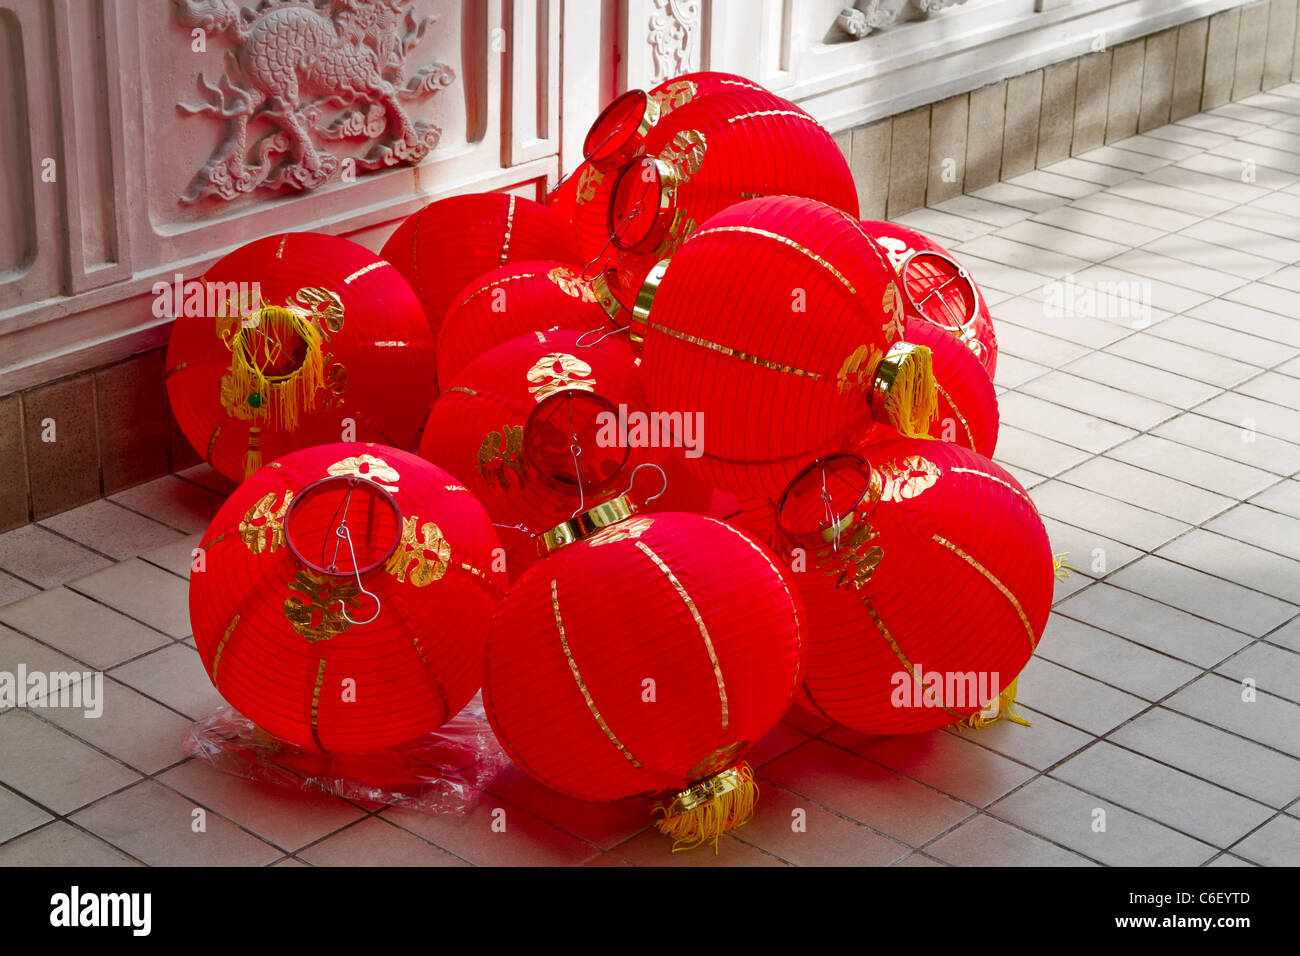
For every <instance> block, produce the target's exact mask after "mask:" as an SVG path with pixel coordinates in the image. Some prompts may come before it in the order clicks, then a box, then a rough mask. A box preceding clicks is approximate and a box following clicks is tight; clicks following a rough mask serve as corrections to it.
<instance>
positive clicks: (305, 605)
mask: <svg viewBox="0 0 1300 956" xmlns="http://www.w3.org/2000/svg"><path fill="white" fill-rule="evenodd" d="M584 156H585V158H584V162H583V163H582V164H581V165H580V166H579V167H578V169H577V170H575V171H574V173H573V174H571V175H570V176H569V177H568V178H566V179H565V181H564V182H563V183H561V184H560V185H559V186H557V187H556V188H555V189H554V190H552V192H551V193H550V195H549V196H548V197H547V204H541V203H537V202H533V201H531V200H528V199H524V198H521V197H517V196H512V195H502V194H480V195H464V196H457V197H453V198H450V199H443V200H440V201H437V202H434V203H431V204H429V205H428V206H426V207H425V208H423V209H421V210H420V211H419V212H417V213H415V214H414V215H412V216H411V217H409V218H408V219H407V220H406V221H405V222H403V223H402V224H401V225H400V226H399V227H398V228H397V230H396V231H395V232H394V233H393V234H392V236H391V238H390V239H389V240H388V242H387V243H386V244H385V246H384V248H383V253H382V254H383V258H382V259H381V258H378V257H376V256H373V255H371V254H369V253H365V252H364V250H361V251H360V252H354V251H353V250H354V248H357V249H359V247H352V245H351V244H350V243H346V242H345V241H344V240H337V239H330V238H329V237H307V238H305V239H300V238H295V237H287V238H286V237H273V238H271V239H267V240H262V241H261V243H260V244H259V243H253V244H250V246H248V247H245V249H243V250H239V251H238V252H236V253H234V254H232V256H231V257H228V259H227V260H223V262H222V263H219V264H218V265H217V266H214V267H213V269H212V270H210V271H209V274H208V276H207V277H206V278H207V280H208V281H209V282H217V281H228V280H231V279H235V278H239V277H240V276H242V274H243V272H244V271H255V272H257V277H258V278H261V279H262V280H263V286H262V293H261V296H260V298H257V299H256V300H255V301H251V302H239V303H235V305H237V306H238V309H237V311H233V312H232V311H231V308H226V309H225V310H224V311H222V312H221V313H220V314H215V315H211V316H206V317H204V318H203V319H202V321H196V322H190V321H189V320H188V319H187V320H186V321H185V322H184V323H182V322H179V321H178V322H177V326H176V332H175V333H174V335H173V343H172V349H171V352H170V353H169V376H170V378H169V393H170V395H171V397H172V402H173V407H174V408H175V409H176V413H177V417H178V419H179V420H180V421H181V424H182V427H183V428H184V429H185V431H186V434H187V435H188V436H189V437H190V439H191V441H193V442H194V443H195V444H196V447H199V448H200V451H205V454H206V457H207V458H208V460H209V461H211V462H212V463H213V465H214V467H218V468H219V469H220V470H222V471H225V472H226V473H228V474H232V475H233V476H236V477H245V476H246V475H251V477H249V478H248V481H247V482H246V483H245V484H244V485H243V486H241V488H240V489H239V491H237V492H236V494H235V495H234V496H233V497H232V498H231V501H230V502H229V503H228V504H227V506H226V507H225V508H224V509H223V510H222V512H221V514H219V515H218V518H217V520H216V521H214V523H213V527H212V528H210V529H209V532H208V535H207V537H206V539H205V547H207V548H208V549H209V551H210V558H209V560H210V562H211V565H212V569H210V570H209V571H208V572H206V575H196V576H195V581H194V584H193V586H192V592H191V596H192V614H193V617H194V621H195V634H196V640H197V642H198V645H199V649H200V652H201V653H202V654H203V656H204V660H205V663H206V664H207V666H208V670H209V674H210V675H211V677H212V679H213V682H214V683H215V684H216V686H217V687H218V688H219V689H220V690H221V691H222V693H223V694H225V695H226V696H227V698H228V699H229V700H230V701H231V702H232V703H233V704H235V705H236V706H238V707H239V708H240V709H241V710H243V711H244V712H245V714H246V715H247V716H248V717H249V718H250V719H252V720H254V721H256V722H258V723H259V724H260V725H262V726H263V727H264V728H265V729H266V730H267V731H269V732H270V733H272V734H275V735H278V736H280V737H282V738H285V739H288V740H291V741H293V742H294V743H296V744H298V745H300V746H303V747H307V748H316V749H319V750H323V751H331V752H338V751H353V750H358V749H365V748H367V747H381V746H389V745H391V744H393V743H399V742H401V741H404V740H410V739H411V738H412V737H413V736H416V735H418V734H420V733H423V732H427V731H428V730H430V729H432V728H433V727H435V726H436V725H437V724H438V723H439V722H441V721H442V720H445V719H446V718H447V717H448V716H449V715H450V714H452V713H454V712H455V710H456V708H457V707H459V706H460V705H461V704H463V703H464V702H465V700H466V699H468V696H469V695H470V694H472V693H473V690H474V688H475V687H477V686H479V685H480V684H481V685H482V686H483V689H484V701H485V704H486V707H487V713H488V717H489V719H490V721H491V724H492V726H493V728H494V730H495V731H496V733H497V736H498V738H499V739H500V741H501V744H502V746H503V747H505V748H506V750H507V751H508V752H509V753H510V755H511V756H512V757H513V759H514V760H515V761H516V762H517V763H518V764H519V765H520V766H521V767H522V768H523V769H524V770H525V771H526V772H528V773H529V774H530V775H532V776H533V777H535V778H536V779H537V780H539V781H541V782H542V783H544V784H546V785H548V786H550V787H553V788H554V789H556V790H559V791H561V792H563V793H566V794H569V795H570V796H573V797H577V798H579V799H585V800H614V799H619V798H622V797H627V796H632V795H637V794H648V795H651V796H654V797H655V804H654V806H655V808H656V809H657V811H658V812H660V813H661V814H662V817H663V818H662V820H661V821H660V824H659V825H660V828H661V829H662V830H663V831H664V832H665V833H666V834H669V835H670V836H672V837H673V838H674V839H675V841H676V843H675V848H686V847H690V846H696V845H699V844H701V843H711V844H712V845H714V847H715V849H716V846H717V841H718V838H719V837H720V836H721V835H722V834H723V833H725V832H727V831H728V830H730V829H733V828H734V827H737V826H741V825H743V824H744V823H745V822H746V821H747V820H748V819H749V817H750V815H751V814H752V812H753V808H754V801H755V799H756V797H757V784H756V782H755V779H754V774H753V771H752V770H751V769H750V768H749V767H748V765H746V764H745V763H744V762H743V758H744V755H745V753H746V752H747V751H748V749H749V748H750V747H751V746H752V745H753V744H754V743H755V742H756V741H757V740H758V739H759V738H761V737H762V736H763V735H764V734H766V733H767V732H768V731H769V730H770V729H771V728H772V727H773V726H774V725H775V723H776V722H777V720H779V719H780V717H781V716H782V714H783V713H784V712H785V711H786V709H787V708H788V707H789V706H790V704H791V702H792V701H798V702H799V703H800V704H802V705H803V706H805V707H807V708H810V709H813V710H816V711H818V712H820V713H821V714H823V715H825V716H826V717H828V718H829V719H831V720H833V721H835V722H837V723H839V724H841V725H843V726H845V727H848V728H851V729H853V730H857V731H861V732H865V733H891V734H892V733H914V732H921V731H927V730H933V729H936V728H940V727H944V726H949V725H952V724H963V725H970V726H978V725H979V724H981V723H984V722H987V721H988V720H991V719H996V718H997V717H999V716H1010V717H1011V719H1016V718H1015V717H1014V712H1013V711H1012V710H1011V707H1010V704H1011V701H1012V700H1013V698H1014V688H1015V681H1016V678H1017V676H1018V675H1019V673H1020V671H1021V670H1022V669H1023V667H1024V666H1025V664H1026V663H1027V661H1028V660H1029V657H1030V655H1031V654H1032V653H1033V651H1034V649H1035V647H1036V645H1037V642H1038V640H1039V638H1040V637H1041V635H1042V632H1043V629H1044V627H1045V624H1046V619H1047V613H1048V609H1049V607H1050V600H1051V592H1052V581H1053V572H1054V570H1055V565H1054V562H1053V558H1052V555H1051V552H1050V548H1049V546H1048V542H1047V537H1046V533H1045V531H1044V529H1043V524H1042V521H1041V519H1040V518H1039V516H1038V513H1037V511H1036V510H1035V508H1034V505H1033V503H1032V502H1031V501H1030V500H1029V498H1028V496H1027V495H1026V493H1025V491H1024V489H1023V488H1022V487H1021V486H1020V485H1019V483H1018V482H1017V481H1016V479H1015V478H1014V477H1013V476H1012V475H1011V474H1009V473H1008V472H1006V471H1005V470H1003V469H1002V468H1000V467H998V466H997V465H995V464H994V463H993V462H992V461H991V460H990V457H991V456H992V454H993V453H994V450H995V448H996V443H997V431H998V409H997V399H996V395H995V393H994V389H993V385H992V376H993V372H994V370H995V368H996V359H997V342H996V338H995V336H994V333H993V324H992V320H991V318H990V314H989V310H988V306H987V304H986V302H985V301H984V297H983V295H982V294H981V293H980V290H979V288H978V287H977V286H976V285H975V283H974V281H973V279H972V278H971V276H970V274H969V273H968V272H967V271H966V269H965V268H964V267H963V266H962V265H961V264H960V263H959V262H958V261H957V260H956V259H955V258H954V257H953V256H952V255H951V254H950V253H948V252H947V251H946V250H945V249H943V248H942V247H941V246H939V245H938V244H937V243H935V242H933V241H931V240H929V239H928V238H926V237H925V236H922V235H920V234H919V233H916V232H914V231H912V230H910V229H905V228H902V227H900V226H897V225H894V224H891V223H886V222H872V221H860V220H859V219H858V212H859V210H858V204H857V196H858V190H857V186H856V184H855V183H854V181H853V177H852V175H851V174H850V171H849V168H848V164H847V163H846V161H845V158H844V156H843V154H842V153H841V151H840V150H839V148H838V146H837V145H836V144H835V142H834V140H833V139H832V138H831V136H830V134H829V133H828V132H827V131H826V130H825V129H823V128H822V127H821V126H820V125H819V124H818V123H817V122H816V121H815V120H814V119H813V118H812V117H811V116H809V115H808V114H807V113H806V112H805V111H803V110H802V109H800V108H799V107H798V106H796V105H795V104H793V103H791V102H790V101H788V100H785V99H783V98H781V97H779V96H777V95H776V94H774V93H772V92H770V91H768V90H765V89H763V88H762V87H761V86H759V85H758V84H756V83H753V82H752V81H750V80H747V79H745V78H743V77H738V76H733V75H730V74H725V73H697V74H690V75H686V76H682V77H677V78H675V79H673V80H671V81H669V82H667V83H665V84H663V85H661V86H660V87H657V88H655V89H653V90H650V91H649V92H644V91H640V90H634V91H631V92H629V93H626V94H624V95H623V96H620V97H619V98H617V99H616V100H615V101H614V102H613V103H611V104H610V105H609V107H607V108H606V110H605V111H604V112H603V113H601V115H600V116H599V117H598V118H597V120H596V122H595V123H594V124H593V126H592V128H591V131H590V133H589V134H588V136H587V139H586V141H585V144H584ZM272 250H274V255H272V254H271V253H272ZM250 317H251V320H250ZM336 369H338V370H339V371H335V370H336ZM398 382H400V383H402V384H401V388H400V390H398V389H397V388H395V385H396V383H398ZM381 386H386V388H384V387H381ZM385 396H388V397H385ZM431 402H432V404H431V406H430V403H431ZM430 407H431V410H430V411H429V412H428V413H427V415H426V412H425V410H426V409H428V408H430ZM412 416H414V418H413V417H412ZM342 418H347V419H349V420H350V421H353V422H354V423H355V424H356V427H357V428H359V429H360V430H361V431H362V432H363V434H362V435H361V436H360V437H362V438H367V437H370V438H375V439H379V440H383V441H385V442H386V443H388V444H393V445H397V446H399V448H386V447H382V446H377V445H365V446H340V445H327V446H325V447H313V446H319V445H323V444H324V443H326V442H334V441H338V440H339V438H340V437H343V438H345V439H350V438H351V437H352V436H349V435H347V434H343V435H342V436H340V435H339V434H336V432H338V430H339V428H340V424H339V421H337V420H340V419H342ZM420 422H423V423H424V430H423V433H422V438H417V435H416V429H417V427H418V425H419V424H420ZM367 432H368V434H367ZM417 443H418V449H419V456H420V458H415V457H413V456H412V455H410V454H408V453H407V452H406V451H403V450H399V449H413V448H414V447H415V446H416V445H417ZM268 451H269V452H270V454H267V452H268ZM280 455H287V457H284V458H281V459H280V460H279V461H275V462H272V463H271V465H270V466H268V467H266V468H262V469H261V470H260V471H259V470H257V468H258V466H259V465H260V464H261V461H262V458H263V457H264V458H265V459H266V460H270V459H271V458H275V457H278V456H280ZM731 496H736V498H738V499H739V501H740V502H741V505H742V513H741V515H740V517H739V518H737V519H736V521H735V522H734V523H728V522H725V521H722V520H719V519H718V518H717V517H714V516H712V514H711V512H715V511H716V510H717V507H716V506H717V504H718V503H719V502H722V501H724V500H733V501H734V499H732V498H731ZM719 513H730V512H719ZM341 529H342V530H341ZM213 569H215V570H216V573H215V574H214V573H213ZM507 582H509V584H508V586H507ZM371 605H373V608H372V607H371ZM372 612H373V614H374V615H375V617H376V618H378V620H379V623H374V620H375V619H374V618H370V617H367V615H370V614H371V613H372ZM484 649H486V653H485V654H483V651H484ZM476 658H477V660H476ZM484 661H485V668H484ZM344 674H346V675H348V676H352V677H358V678H362V679H364V680H365V681H366V682H367V686H368V687H369V688H371V692H370V694H369V695H368V696H367V705H366V706H365V707H356V708H348V707H345V706H340V705H338V704H337V703H336V702H335V700H334V692H335V691H336V688H335V687H334V684H333V682H334V681H337V680H339V679H340V677H341V675H344ZM953 675H957V676H956V677H954V676H953Z"/></svg>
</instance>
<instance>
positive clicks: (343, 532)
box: [334, 518, 383, 624]
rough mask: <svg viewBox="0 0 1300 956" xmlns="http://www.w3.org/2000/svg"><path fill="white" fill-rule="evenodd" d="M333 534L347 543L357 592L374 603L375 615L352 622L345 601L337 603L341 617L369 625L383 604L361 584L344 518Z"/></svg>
mask: <svg viewBox="0 0 1300 956" xmlns="http://www.w3.org/2000/svg"><path fill="white" fill-rule="evenodd" d="M334 533H335V534H336V535H338V537H340V538H342V539H343V540H344V541H346V542H347V543H348V552H349V553H350V554H351V555H352V576H353V577H354V578H356V581H357V590H358V591H359V592H360V593H362V594H364V595H365V596H366V597H368V598H370V599H371V600H373V601H374V602H375V613H374V614H372V615H370V616H369V617H368V618H366V619H365V620H364V621H357V620H353V618H352V616H351V615H350V614H348V605H347V602H346V601H343V600H340V601H339V610H340V611H342V612H343V617H344V619H345V620H346V621H347V622H348V623H349V624H369V623H371V622H372V621H373V620H374V619H375V618H377V617H379V612H380V611H381V610H383V602H382V601H380V600H379V595H378V594H375V593H374V592H373V591H367V590H366V586H365V585H364V584H362V583H361V572H360V571H358V570H357V552H356V549H355V548H353V547H352V532H351V530H349V528H348V523H347V519H346V518H344V520H343V521H342V522H340V523H339V526H338V527H337V528H335V529H334Z"/></svg>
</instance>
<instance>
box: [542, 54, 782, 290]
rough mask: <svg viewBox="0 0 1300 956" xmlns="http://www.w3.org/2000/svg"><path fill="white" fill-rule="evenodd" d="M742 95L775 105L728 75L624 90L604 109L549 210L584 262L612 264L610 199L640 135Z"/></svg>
mask: <svg viewBox="0 0 1300 956" xmlns="http://www.w3.org/2000/svg"><path fill="white" fill-rule="evenodd" d="M743 91H748V92H751V93H755V92H756V93H761V94H765V95H767V96H769V97H771V98H772V99H773V100H777V99H779V98H777V97H776V96H775V95H774V94H771V93H768V91H767V90H764V89H763V88H762V87H761V86H759V85H758V84H757V83H753V82H751V81H749V80H746V79H744V78H743V77H739V76H734V75H733V74H730V73H688V74H684V75H682V76H679V77H675V78H674V79H672V80H668V81H666V82H664V83H661V84H660V85H659V86H657V87H655V88H654V89H653V90H651V91H650V92H649V93H646V92H645V91H644V90H629V91H628V92H626V93H624V94H623V95H622V96H619V97H617V98H616V99H615V100H614V101H613V102H611V103H610V104H609V105H608V106H607V107H605V109H604V110H603V111H602V112H601V114H600V116H599V117H597V119H596V122H595V123H593V124H592V126H591V129H590V130H589V131H588V133H587V136H586V139H585V140H584V141H583V156H584V157H585V159H584V160H583V162H582V164H581V165H580V166H579V167H578V168H577V169H576V170H574V172H573V173H572V174H571V175H570V177H569V179H568V180H567V181H566V182H565V184H564V185H563V186H562V187H561V189H560V190H557V193H556V203H557V204H556V205H555V208H557V209H561V208H562V210H563V211H564V212H565V213H566V215H567V216H568V217H569V219H570V221H571V222H572V223H573V227H574V232H575V233H576V235H577V239H578V248H579V249H580V250H581V252H582V256H583V259H584V261H587V262H592V261H594V260H596V259H598V258H602V257H603V261H602V262H601V263H599V264H598V269H600V270H603V269H604V267H605V264H607V263H608V262H609V261H610V260H611V259H612V251H611V250H610V246H609V200H610V194H611V191H612V190H613V187H614V181H615V180H616V179H617V178H618V173H619V171H620V170H621V169H622V168H623V167H624V166H625V165H627V163H628V162H630V161H631V160H632V159H633V158H634V157H636V156H639V155H641V154H642V153H643V152H644V151H645V137H646V134H647V133H649V132H650V130H652V129H653V128H654V127H655V125H656V124H657V123H659V122H660V121H661V120H663V119H664V118H665V117H667V116H668V115H669V114H670V113H672V112H673V110H675V109H677V108H678V107H679V106H684V105H685V104H687V103H693V102H697V101H699V100H701V99H703V98H705V97H710V96H715V95H718V94H722V95H724V96H725V95H726V94H734V93H739V92H743ZM780 102H781V103H784V102H786V101H784V100H781V101H780ZM778 105H779V104H778ZM791 108H793V107H791ZM741 111H742V112H743V110H741ZM570 183H571V184H572V186H570V185H569V184H570Z"/></svg>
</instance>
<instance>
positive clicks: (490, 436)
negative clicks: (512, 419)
mask: <svg viewBox="0 0 1300 956" xmlns="http://www.w3.org/2000/svg"><path fill="white" fill-rule="evenodd" d="M474 469H475V470H476V471H477V472H478V473H479V474H480V475H481V476H482V477H483V478H484V479H486V480H487V482H488V484H489V485H491V484H497V485H500V486H501V487H502V488H508V487H509V486H510V485H509V482H508V481H506V471H507V470H510V471H513V472H514V473H515V477H517V478H518V479H519V486H520V487H523V484H524V478H525V476H526V475H527V470H528V469H527V463H526V459H525V458H524V426H523V425H506V426H505V427H503V428H502V429H501V430H500V431H495V432H488V433H487V434H486V435H485V436H483V443H482V444H481V445H479V446H478V457H477V460H476V463H475V465H474Z"/></svg>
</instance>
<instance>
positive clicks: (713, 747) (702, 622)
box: [483, 503, 802, 801]
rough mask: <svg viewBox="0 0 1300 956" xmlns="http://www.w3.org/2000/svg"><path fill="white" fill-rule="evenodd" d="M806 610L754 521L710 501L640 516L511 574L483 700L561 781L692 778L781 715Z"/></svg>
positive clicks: (592, 786)
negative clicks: (734, 521)
mask: <svg viewBox="0 0 1300 956" xmlns="http://www.w3.org/2000/svg"><path fill="white" fill-rule="evenodd" d="M611 504H612V503H611ZM799 620H800V608H799V605H798V598H797V596H796V594H795V593H794V590H793V588H792V586H791V585H790V584H789V583H788V581H787V580H786V572H784V571H783V570H782V569H781V568H780V566H779V565H778V564H777V562H776V561H775V559H774V558H773V556H772V555H771V554H770V553H769V552H767V550H766V549H765V548H763V547H762V546H761V545H759V544H758V543H757V542H755V541H754V540H753V539H752V538H750V537H749V536H748V535H746V534H744V533H743V532H740V531H738V530H736V529H735V528H733V527H731V526H730V525H727V524H725V523H723V522H721V521H718V520H717V519H715V518H709V517H702V516H699V515H687V514H677V513H666V514H657V515H636V516H632V517H629V518H626V519H624V520H621V521H617V522H615V523H613V524H610V525H608V526H606V527H603V528H601V529H600V530H598V531H595V533H593V534H591V535H589V536H588V537H586V538H585V539H583V540H579V541H576V542H575V543H571V544H566V545H564V546H562V547H560V548H559V549H558V550H557V551H555V552H554V553H552V554H550V555H549V556H547V557H546V558H543V559H541V560H540V561H538V562H537V563H536V564H534V565H533V567H531V568H530V569H529V570H528V571H527V572H526V573H525V574H524V576H523V577H522V578H521V579H520V580H519V581H517V582H516V583H515V584H514V586H513V587H512V588H511V589H510V592H509V593H508V594H507V596H506V598H505V600H504V601H503V602H502V604H501V606H500V607H499V609H498V610H497V614H496V616H495V618H494V619H493V621H492V629H491V633H490V636H489V638H488V654H487V673H486V676H485V679H484V685H483V701H484V704H485V705H486V707H487V712H488V716H489V718H490V719H491V721H492V726H493V729H495V731H496V733H497V738H498V739H499V740H500V741H501V745H502V746H503V747H504V748H505V749H506V751H507V752H508V753H509V754H510V755H511V757H512V758H513V759H514V760H515V762H516V763H518V764H519V766H520V767H522V768H523V769H524V770H525V771H527V772H528V773H529V775H531V776H532V777H534V778H535V779H537V780H539V781H540V782H542V783H544V784H546V785H547V786H548V787H551V788H552V789H554V790H558V791H560V792H561V793H565V794H568V795H569V796H573V797H577V798H579V799H583V800H596V801H605V800H617V799H620V798H622V797H628V796H632V795H635V794H641V793H649V792H653V791H659V790H664V789H681V788H683V787H686V786H688V785H690V784H693V783H696V782H698V781H699V780H701V779H702V778H706V777H709V776H711V775H713V774H717V773H719V772H720V771H723V770H726V769H727V768H730V767H732V766H734V765H735V764H736V763H737V762H738V761H739V760H740V759H741V758H742V757H743V756H744V754H745V751H746V750H747V749H748V748H749V747H750V745H751V744H753V743H754V742H755V741H757V740H758V739H759V738H761V737H762V736H763V735H764V734H766V733H767V732H768V730H770V729H771V728H772V727H773V726H774V725H775V724H776V722H777V721H778V720H779V719H780V718H781V715H782V714H783V713H784V711H785V709H786V707H787V705H788V704H789V701H790V697H791V694H792V692H793V689H794V686H795V683H796V682H797V679H798V675H799V672H800V661H801V655H802V650H801V645H802V640H801V636H800V625H799Z"/></svg>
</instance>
